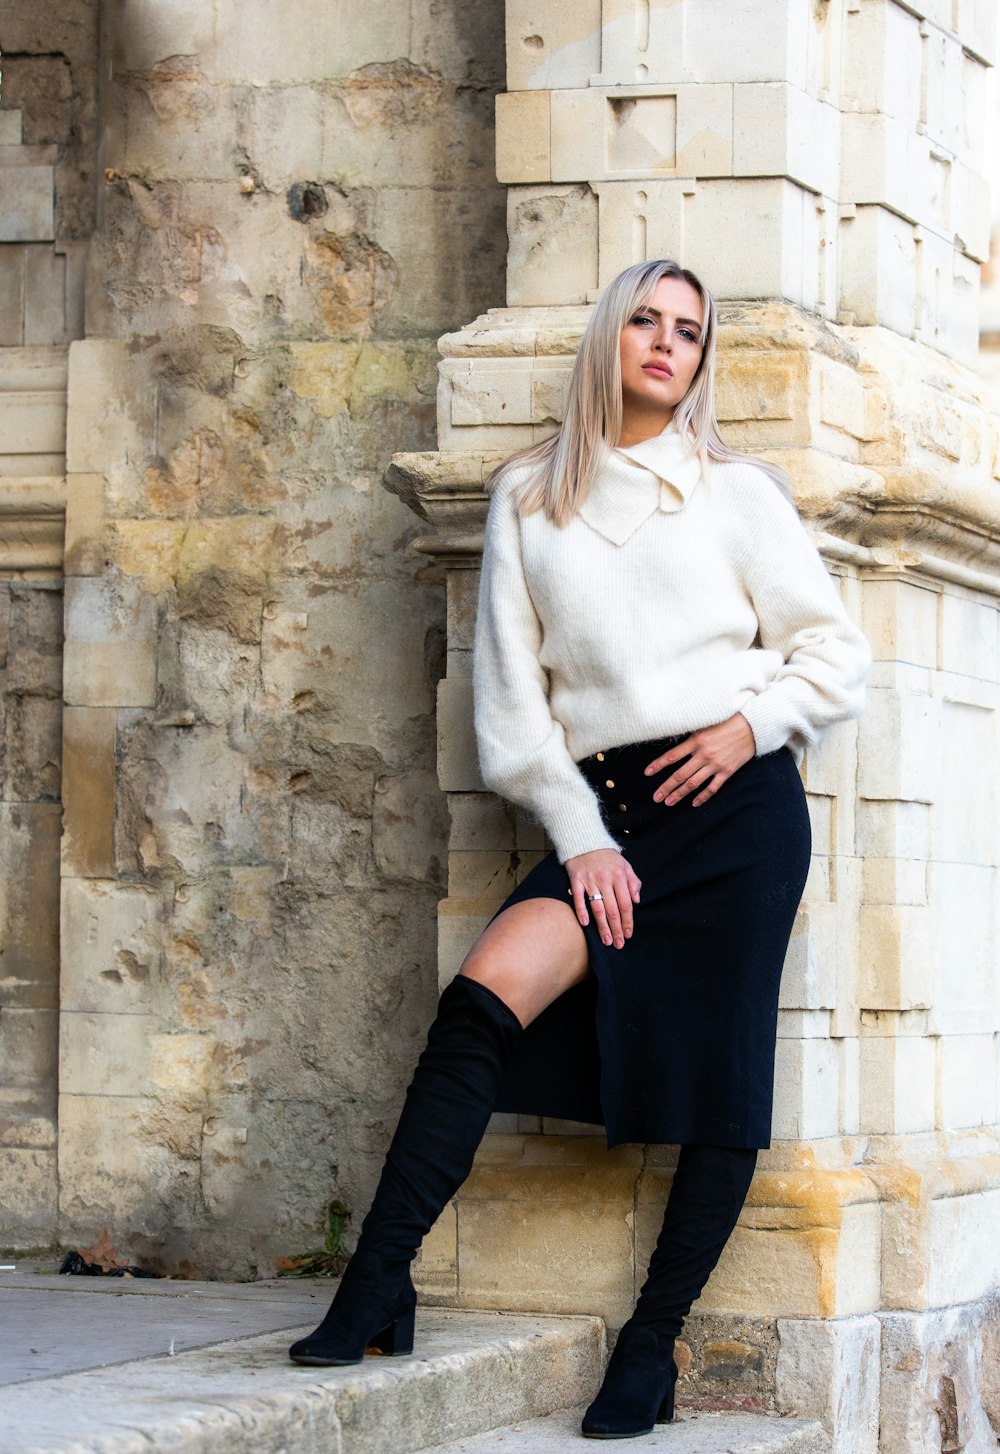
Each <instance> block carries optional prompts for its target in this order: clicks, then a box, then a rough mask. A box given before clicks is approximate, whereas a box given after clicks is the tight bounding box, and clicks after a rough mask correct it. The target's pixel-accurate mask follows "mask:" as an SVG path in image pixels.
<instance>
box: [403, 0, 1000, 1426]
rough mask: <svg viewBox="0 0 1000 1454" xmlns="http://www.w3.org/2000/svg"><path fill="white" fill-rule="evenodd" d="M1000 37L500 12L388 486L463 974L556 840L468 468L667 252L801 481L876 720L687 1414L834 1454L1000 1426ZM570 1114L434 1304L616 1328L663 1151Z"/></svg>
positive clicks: (491, 1163)
mask: <svg viewBox="0 0 1000 1454" xmlns="http://www.w3.org/2000/svg"><path fill="white" fill-rule="evenodd" d="M994 30H995V15H994V12H993V7H992V6H988V5H976V4H968V5H952V4H945V3H943V0H926V3H920V0H916V3H910V0H907V3H906V4H902V3H897V0H819V3H813V0H769V3H764V0H757V3H751V0H747V3H744V4H740V5H738V6H735V5H731V4H724V3H722V0H683V3H677V4H673V5H655V4H649V3H648V0H587V3H579V4H577V3H574V4H569V3H567V0H548V3H539V0H508V3H507V55H508V91H507V94H506V95H504V96H502V97H501V98H500V99H499V103H498V112H497V138H498V139H497V146H498V173H499V176H500V179H501V180H502V181H505V182H507V183H508V184H509V185H510V190H509V202H508V219H509V232H510V249H509V265H508V304H509V306H508V307H507V308H505V309H497V310H493V311H492V312H490V313H488V314H487V315H485V316H484V317H481V318H478V319H476V320H475V322H473V323H471V324H470V325H469V326H468V327H467V328H465V329H463V330H462V331H461V332H460V333H457V334H451V335H447V336H446V337H444V338H443V339H442V340H441V345H440V347H441V352H442V362H441V365H440V386H439V398H438V406H439V412H438V440H439V450H438V452H436V453H433V454H423V455H406V456H397V457H396V459H395V461H394V464H393V466H392V468H391V470H390V471H389V475H388V477H387V480H388V484H389V487H390V488H392V489H394V490H395V491H396V492H397V493H399V494H400V495H402V496H403V498H404V499H406V500H407V501H408V502H409V503H410V504H411V505H412V506H413V508H414V509H416V510H417V511H418V513H420V514H422V515H423V516H424V517H425V518H426V519H427V520H428V522H429V526H430V529H429V533H428V535H427V536H426V537H425V538H424V540H423V541H422V542H420V544H421V547H422V549H424V550H425V551H426V552H427V553H428V554H429V555H431V556H432V557H434V558H436V559H437V560H439V561H442V562H443V563H444V565H445V566H446V568H447V572H448V603H449V616H448V630H449V640H448V645H449V652H448V675H447V678H446V680H445V681H444V682H443V683H442V684H441V694H440V698H439V717H438V722H439V742H440V751H439V773H440V780H441V785H442V787H443V788H444V789H445V791H446V792H447V793H448V796H449V805H450V809H451V815H452V828H451V845H450V849H451V851H450V860H449V893H448V897H447V899H445V900H444V901H443V903H442V904H441V906H440V921H439V922H440V932H439V946H440V976H441V979H442V981H445V980H447V979H448V978H449V977H450V976H451V975H452V974H453V973H454V972H455V971H456V969H457V967H458V965H459V963H460V960H461V957H462V955H463V953H464V952H465V950H466V948H467V946H468V945H469V944H470V943H471V941H472V939H473V938H474V936H475V934H476V933H477V932H478V930H479V929H480V928H481V926H482V925H483V923H484V922H485V921H486V919H487V918H488V917H489V915H490V914H491V913H492V912H493V910H494V909H495V907H496V905H497V904H498V903H499V902H500V901H501V899H502V897H503V896H504V895H505V894H506V893H507V891H508V890H509V889H510V888H511V886H512V885H513V884H514V883H515V882H516V881H517V880H518V879H519V878H520V877H521V876H522V875H523V874H524V873H525V872H526V871H527V869H528V868H529V867H530V866H531V865H532V864H533V863H534V862H535V861H536V859H537V857H538V856H539V854H540V853H541V852H542V851H543V847H544V845H543V842H542V839H541V836H540V834H539V830H538V828H537V827H536V826H535V825H533V824H531V823H529V822H527V821H526V820H525V819H524V818H523V816H522V815H521V814H519V813H516V812H514V811H513V810H511V809H509V808H506V807H505V806H503V805H502V804H500V803H499V802H497V800H496V799H495V798H493V797H492V796H490V795H488V794H486V793H485V792H484V791H483V789H482V784H481V783H480V781H479V778H478V774H477V769H476V759H475V750H474V744H473V741H472V736H471V725H470V677H469V669H470V648H471V630H472V623H473V614H474V601H475V592H476V584H477V573H476V567H477V564H478V551H479V548H480V544H481V531H482V525H483V518H484V511H485V506H486V494H485V490H484V487H483V480H484V478H485V475H486V473H487V472H488V471H489V469H490V468H491V466H492V465H493V464H494V463H495V462H496V461H497V460H498V459H499V458H501V457H502V456H503V455H504V454H505V453H508V452H510V451H511V450H513V449H515V448H517V447H518V446H519V445H521V444H524V443H526V442H528V441H530V440H532V439H535V438H538V437H541V436H542V435H543V434H544V433H545V432H547V431H548V430H550V429H551V428H552V426H553V424H554V423H555V422H556V421H557V420H558V419H559V418H560V411H561V408H562V399H563V391H564V388H565V383H566V380H567V378H568V374H569V369H570V366H571V363H572V356H573V353H574V351H575V349H576V347H577V345H578V342H579V338H580V335H581V332H582V329H583V327H584V324H585V321H586V318H587V315H588V305H589V304H590V303H591V302H592V301H593V299H594V297H595V296H596V293H597V291H598V290H599V289H600V287H601V286H603V284H604V283H606V282H607V280H608V279H610V278H611V277H612V276H613V275H614V274H615V273H616V272H617V271H618V270H619V269H620V268H621V267H623V266H625V265H627V264H629V263H631V262H633V261H636V260H638V259H641V258H643V257H655V256H661V255H664V256H674V257H678V258H679V259H680V260H681V261H682V262H683V263H685V264H686V265H689V266H691V267H693V268H694V269H696V270H697V271H699V272H700V273H701V274H702V275H703V276H704V277H705V279H706V281H708V283H709V284H710V285H711V286H713V288H714V289H715V290H716V293H717V295H718V297H719V298H720V300H721V302H722V326H721V335H720V369H719V413H720V418H721V421H722V426H723V431H724V433H725V435H726V438H727V439H728V440H729V442H730V443H732V444H733V445H736V446H737V447H745V448H747V449H751V450H754V451H756V452H759V453H760V454H762V455H764V456H766V457H767V458H770V459H773V460H775V461H776V462H778V463H780V464H782V465H783V466H784V467H785V468H786V469H787V470H788V472H789V474H790V475H791V477H792V479H793V481H794V483H795V487H796V493H797V500H798V505H799V508H800V511H801V513H802V515H803V518H804V519H805V521H806V522H807V525H808V526H809V528H810V529H811V530H813V531H814V532H815V535H816V538H817V541H818V543H819V545H820V548H821V549H822V551H823V553H824V555H825V558H826V560H827V562H828V565H829V567H830V569H831V571H832V572H833V573H834V575H835V576H836V577H837V579H838V581H839V583H840V587H841V589H842V591H843V594H844V598H845V601H846V602H847V604H848V607H849V609H850V610H851V612H852V614H853V615H854V616H855V617H856V618H857V619H859V620H860V622H861V624H862V625H863V627H864V628H865V630H866V631H867V633H868V635H869V637H870V639H871V642H872V645H873V647H874V652H875V658H876V664H875V668H874V672H873V676H872V684H871V686H872V690H871V700H870V706H869V709H868V711H867V714H866V715H865V717H864V718H863V719H862V721H861V722H860V724H847V725H844V726H842V727H840V728H838V729H837V730H835V731H833V732H831V733H830V734H829V735H828V736H827V738H826V739H825V740H824V742H823V744H822V745H821V747H820V748H819V749H818V750H817V751H815V752H813V753H810V754H809V756H808V759H807V762H806V763H805V766H804V777H805V784H806V788H807V791H808V796H809V803H810V809H811V813H812V819H813V828H814V839H815V853H814V863H813V871H812V875H811V877H810V881H809V885H808V888H807V892H806V897H805V901H804V903H803V907H802V910H801V913H800V916H799V920H798V923H797V926H796V930H795V933H794V936H793V940H792V944H791V948H790V951H789V956H788V962H787V965H786V970H785V977H784V982H783V989H782V999H781V1006H782V1008H781V1015H780V1025H779V1047H778V1051H779V1053H778V1067H777V1094H776V1112H775V1138H776V1139H775V1142H774V1145H773V1147H772V1149H771V1150H770V1151H769V1152H768V1153H766V1154H765V1155H763V1156H762V1158H761V1163H760V1169H759V1173H758V1176H757V1178H756V1180H755V1183H754V1187H753V1190H752V1192H751V1196H750V1200H749V1203H748V1207H747V1209H746V1211H745V1213H744V1216H743V1218H742V1220H741V1223H740V1227H739V1229H738V1230H737V1233H736V1235H735V1236H734V1239H733V1241H732V1243H731V1245H730V1247H729V1249H728V1250H727V1253H726V1255H725V1257H724V1259H723V1262H722V1264H721V1265H720V1267H719V1269H718V1271H717V1273H716V1275H715V1276H714V1277H713V1279H712V1282H711V1283H710V1285H709V1287H708V1289H707V1290H706V1293H705V1295H704V1297H703V1298H702V1299H701V1301H700V1303H699V1304H698V1305H697V1310H696V1314H695V1315H694V1316H693V1317H692V1319H691V1320H690V1322H689V1325H688V1334H687V1338H688V1344H689V1348H690V1352H691V1354H692V1358H693V1361H692V1364H691V1367H690V1369H689V1371H688V1376H687V1378H686V1380H685V1382H684V1383H682V1385H681V1391H682V1395H686V1396H687V1398H688V1401H689V1402H690V1401H691V1400H694V1399H697V1398H699V1397H701V1398H706V1399H711V1400H715V1401H719V1400H736V1401H737V1403H738V1404H739V1405H740V1406H755V1405H756V1406H760V1405H763V1406H765V1407H768V1408H778V1409H782V1410H789V1409H792V1408H795V1409H797V1410H798V1411H800V1412H802V1413H812V1414H815V1415H816V1416H818V1417H821V1418H823V1419H824V1420H825V1422H826V1423H827V1425H828V1427H829V1428H830V1431H831V1434H832V1436H833V1441H834V1447H835V1449H836V1450H837V1451H838V1454H839V1451H844V1454H847V1451H850V1454H867V1451H874V1450H875V1449H876V1448H880V1449H883V1450H890V1449H892V1450H895V1449H899V1448H904V1447H905V1448H907V1449H911V1448H912V1449H917V1448H919V1449H924V1448H927V1449H931V1448H934V1449H937V1448H939V1447H953V1448H958V1447H962V1448H967V1449H973V1448H975V1449H985V1448H986V1447H988V1446H989V1447H992V1444H993V1437H994V1436H993V1434H992V1433H991V1430H990V1422H989V1421H990V1417H991V1416H992V1418H993V1419H994V1420H995V1421H997V1420H998V1415H1000V1410H998V1409H997V1407H996V1398H995V1393H994V1392H993V1391H991V1388H990V1386H989V1379H988V1377H987V1373H986V1372H984V1369H986V1370H988V1368H989V1358H988V1357H986V1356H985V1355H984V1347H988V1345H989V1346H991V1345H990V1343H989V1340H990V1338H991V1337H992V1336H993V1335H992V1333H991V1331H990V1330H991V1329H993V1328H994V1323H992V1322H991V1321H990V1319H989V1317H988V1316H987V1313H988V1309H989V1308H990V1307H991V1306H993V1305H994V1304H993V1299H994V1298H995V1296H996V1290H997V1288H998V1286H1000V1258H998V1254H997V1251H996V1246H997V1239H996V1237H995V1235H994V1232H993V1231H991V1229H995V1226H996V1216H997V1211H998V1210H1000V1140H998V1134H997V1124H996V1123H997V1072H998V1055H997V1032H998V1028H1000V995H998V990H1000V980H998V974H997V964H996V943H997V927H998V924H997V913H998V900H997V889H996V878H997V864H998V847H997V841H996V834H995V827H994V825H995V796H996V791H997V769H996V762H997V751H996V747H997V714H996V706H997V701H998V659H997V653H998V644H1000V636H998V614H997V606H998V598H1000V507H998V500H1000V494H998V489H997V482H998V480H1000V420H998V419H997V417H996V416H995V415H994V414H992V413H990V412H989V410H988V408H987V407H986V406H985V404H984V393H983V390H982V387H981V384H980V381H979V380H978V378H977V376H976V375H975V374H974V373H972V372H971V370H970V368H969V364H970V363H971V362H972V360H973V359H974V356H975V349H976V334H977V285H978V268H979V263H980V261H981V260H982V259H983V258H984V256H985V253H986V249H987V233H988V206H987V202H986V192H985V185H984V182H983V179H982V176H981V174H980V173H981V166H982V161H981V156H980V150H981V147H980V141H981V137H982V135H983V129H984V117H983V105H984V77H985V68H986V66H987V65H988V64H990V62H991V59H992V51H993V40H994ZM579 1130H580V1128H576V1127H570V1126H560V1125H550V1124H546V1125H541V1126H540V1125H538V1124H531V1123H524V1122H523V1121H522V1122H521V1123H516V1122H514V1121H511V1120H510V1119H507V1120H506V1121H504V1122H503V1123H498V1124H497V1126H496V1130H495V1133H494V1134H493V1135H492V1136H490V1137H489V1138H487V1142H486V1144H485V1145H484V1148H483V1150H482V1152H481V1154H480V1157H479V1160H478V1162H477V1167H476V1169H475V1171H474V1173H473V1175H472V1177H471V1178H470V1180H469V1182H468V1183H467V1184H466V1186H465V1187H464V1188H463V1190H462V1192H461V1193H460V1194H459V1196H458V1198H457V1199H456V1201H455V1202H454V1203H453V1204H452V1206H451V1207H450V1208H449V1209H448V1210H447V1212H446V1214H445V1215H444V1216H443V1217H442V1219H441V1222H440V1223H439V1225H438V1228H437V1229H436V1232H435V1234H434V1235H433V1236H432V1238H431V1239H429V1241H428V1244H427V1247H426V1249H425V1253H424V1256H423V1260H422V1262H421V1264H420V1277H421V1282H422V1287H423V1290H424V1292H425V1293H429V1294H437V1295H440V1296H443V1297H446V1298H448V1299H454V1298H457V1299H458V1300H459V1302H461V1303H463V1304H466V1305H479V1306H482V1305H484V1304H485V1305H492V1306H498V1307H517V1308H529V1307H530V1308H538V1307H543V1308H546V1309H560V1310H570V1311H579V1312H584V1311H587V1312H594V1311H597V1312H601V1313H603V1314H604V1315H605V1316H607V1317H608V1319H609V1320H610V1321H611V1322H612V1323H615V1322H621V1321H622V1319H623V1318H624V1317H625V1316H626V1315H627V1312H628V1309H629V1307H630V1305H631V1302H632V1299H633V1296H634V1294H635V1290H636V1286H637V1285H638V1284H639V1283H641V1281H642V1277H643V1272H644V1264H645V1260H646V1257H647V1255H648V1251H649V1248H650V1245H651V1242H652V1240H653V1237H654V1236H655V1232H656V1229H657V1227H658V1224H659V1218H660V1213H661V1207H662V1202H663V1199H664V1195H665V1193H666V1190H667V1188H668V1186H669V1178H670V1165H671V1156H670V1152H669V1150H667V1149H664V1148H642V1147H626V1148H619V1149H618V1150H617V1151H615V1152H614V1153H613V1154H611V1155H608V1154H607V1153H606V1151H605V1150H604V1147H603V1142H602V1141H601V1139H600V1138H595V1137H594V1136H591V1135H585V1134H578V1133H579ZM573 1133H577V1134H573ZM984 1330H985V1331H984ZM684 1357H685V1359H686V1358H687V1353H686V1352H685V1354H684ZM997 1427H1000V1422H998V1423H997ZM880 1428H881V1434H880V1433H879V1429H880ZM947 1440H951V1442H950V1443H948V1442H947ZM880 1441H881V1442H880ZM942 1441H944V1442H942Z"/></svg>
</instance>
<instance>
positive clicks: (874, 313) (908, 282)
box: [838, 207, 917, 338]
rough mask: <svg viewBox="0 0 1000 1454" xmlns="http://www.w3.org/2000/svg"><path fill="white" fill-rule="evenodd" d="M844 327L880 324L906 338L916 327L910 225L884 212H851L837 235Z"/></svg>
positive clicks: (874, 209)
mask: <svg viewBox="0 0 1000 1454" xmlns="http://www.w3.org/2000/svg"><path fill="white" fill-rule="evenodd" d="M839 246H840V254H841V282H840V294H839V309H838V318H839V320H840V321H841V322H842V323H849V324H856V325H870V324H874V323H880V324H882V325H883V326H884V327H886V328H890V329H892V330H894V331H895V332H896V333H901V334H902V335H903V336H904V338H906V337H909V336H910V334H911V333H912V332H913V330H914V328H915V326H916V322H917V300H916V241H915V238H914V236H913V228H912V225H911V224H910V223H909V222H907V221H905V220H904V219H903V218H901V217H896V216H894V215H893V214H892V213H890V212H887V211H886V210H885V209H884V208H882V207H858V208H857V209H855V208H853V207H852V208H850V209H848V211H847V212H846V213H845V214H843V215H842V220H841V223H840V232H839Z"/></svg>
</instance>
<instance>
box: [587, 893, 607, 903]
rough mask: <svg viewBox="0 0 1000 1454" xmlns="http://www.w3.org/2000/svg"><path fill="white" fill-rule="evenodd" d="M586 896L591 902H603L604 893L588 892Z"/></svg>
mask: <svg viewBox="0 0 1000 1454" xmlns="http://www.w3.org/2000/svg"><path fill="white" fill-rule="evenodd" d="M587 898H588V899H589V900H590V902H591V903H592V904H603V903H604V895H603V894H588V895H587Z"/></svg>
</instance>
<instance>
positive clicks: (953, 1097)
mask: <svg viewBox="0 0 1000 1454" xmlns="http://www.w3.org/2000/svg"><path fill="white" fill-rule="evenodd" d="M935 1044H936V1047H937V1124H938V1126H940V1127H944V1128H947V1129H949V1130H950V1129H952V1128H957V1127H959V1126H988V1125H992V1124H993V1123H994V1122H995V1121H996V1118H997V1102H996V1075H995V1069H996V1041H995V1034H994V1033H989V1034H983V1035H942V1036H940V1038H939V1039H938V1040H937V1041H936V1042H935ZM997 1204H998V1205H1000V1194H998V1202H997ZM998 1267H1000V1263H998Z"/></svg>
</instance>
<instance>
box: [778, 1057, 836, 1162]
mask: <svg viewBox="0 0 1000 1454" xmlns="http://www.w3.org/2000/svg"><path fill="white" fill-rule="evenodd" d="M839 1078H840V1077H839V1064H838V1046H837V1042H836V1041H832V1040H814V1039H807V1040H803V1039H792V1040H786V1039H779V1041H778V1044H777V1053H776V1056H775V1069H774V1119H773V1134H774V1136H775V1137H776V1138H779V1139H781V1140H793V1141H806V1140H810V1139H811V1138H814V1137H819V1136H836V1135H837V1134H838V1132H839V1130H840V1127H839V1116H838V1109H839V1101H840V1091H839Z"/></svg>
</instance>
